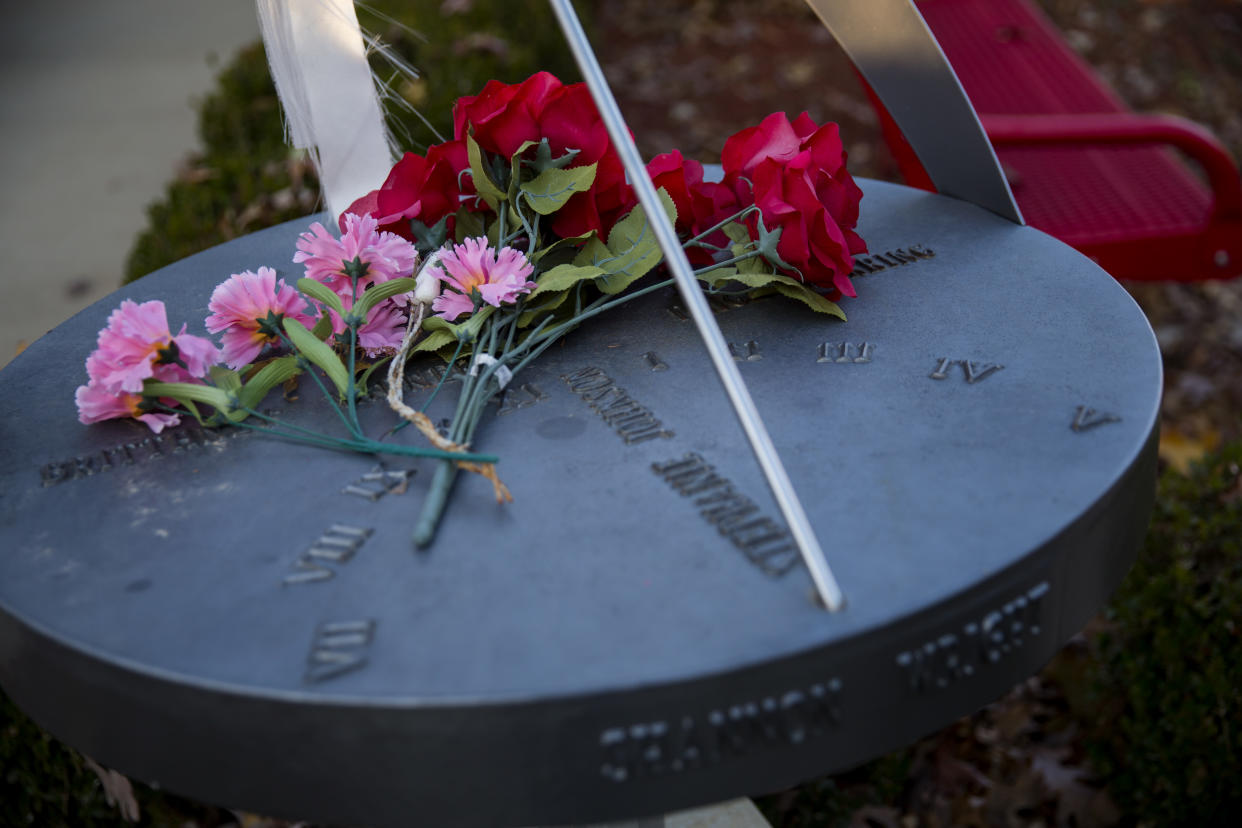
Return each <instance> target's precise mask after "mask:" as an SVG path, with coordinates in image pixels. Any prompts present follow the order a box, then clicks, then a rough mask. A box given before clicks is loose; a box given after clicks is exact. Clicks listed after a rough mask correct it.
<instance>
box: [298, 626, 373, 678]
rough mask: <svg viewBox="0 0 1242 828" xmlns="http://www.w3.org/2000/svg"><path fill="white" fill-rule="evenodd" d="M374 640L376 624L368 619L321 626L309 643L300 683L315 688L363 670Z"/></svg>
mask: <svg viewBox="0 0 1242 828" xmlns="http://www.w3.org/2000/svg"><path fill="white" fill-rule="evenodd" d="M374 637H375V621H373V620H371V619H370V618H365V619H361V620H358V621H326V622H324V623H322V624H320V625H319V626H318V627H316V628H315V637H314V638H313V639H312V640H311V649H310V654H309V655H307V657H306V673H305V674H304V675H303V678H302V680H303V681H304V682H305V683H307V684H315V683H318V682H321V681H327V680H328V679H332V678H336V677H338V676H342V675H344V674H345V673H349V672H352V671H354V670H358V669H361V668H362V667H365V666H366V663H367V651H368V649H369V648H370V646H371V641H372V639H373V638H374Z"/></svg>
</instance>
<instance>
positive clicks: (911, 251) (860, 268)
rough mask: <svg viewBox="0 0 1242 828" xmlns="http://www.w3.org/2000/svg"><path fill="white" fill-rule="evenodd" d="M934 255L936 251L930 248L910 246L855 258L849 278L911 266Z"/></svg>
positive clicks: (918, 245)
mask: <svg viewBox="0 0 1242 828" xmlns="http://www.w3.org/2000/svg"><path fill="white" fill-rule="evenodd" d="M935 255H936V251H934V250H932V249H931V248H930V247H925V246H923V245H921V244H912V245H908V246H906V247H898V248H896V249H894V250H886V251H884V252H883V253H872V254H871V255H869V256H855V257H854V269H853V270H852V271H850V278H854V277H856V276H866V275H868V274H871V273H878V272H880V271H881V270H888V269H889V268H890V267H900V266H902V265H907V264H912V263H914V262H917V261H919V260H920V259H930V258H932V257H934V256H935Z"/></svg>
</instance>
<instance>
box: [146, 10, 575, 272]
mask: <svg viewBox="0 0 1242 828" xmlns="http://www.w3.org/2000/svg"><path fill="white" fill-rule="evenodd" d="M448 5H449V4H446V3H444V2H443V0H402V2H398V0H372V2H370V3H369V4H368V6H369V8H370V10H364V9H362V8H361V7H360V8H359V19H360V22H361V23H362V25H363V28H364V29H366V30H367V31H368V32H372V33H375V34H377V35H379V37H380V39H381V40H382V41H383V42H384V43H386V44H387V45H388V46H389V47H390V48H391V49H392V50H393V51H394V52H395V53H396V54H397V55H398V56H399V57H400V58H401V59H402V60H404V61H406V62H407V63H408V64H409V65H411V66H413V67H414V68H415V69H417V70H418V71H419V72H420V73H421V77H420V78H419V79H418V80H416V81H413V82H410V81H401V80H399V79H398V80H396V81H394V82H393V83H392V84H391V86H392V89H391V91H392V94H393V95H396V96H397V97H398V98H399V99H400V100H402V101H404V102H405V103H406V104H408V105H409V106H410V107H414V108H415V109H416V110H417V111H418V112H420V113H422V114H423V115H425V116H426V117H427V118H428V119H429V120H430V121H431V122H432V124H433V125H434V127H435V129H436V130H437V131H438V132H439V134H440V135H442V136H449V135H451V134H452V116H451V112H452V105H453V102H454V101H455V100H457V98H459V97H461V96H462V95H470V94H474V93H476V92H478V91H479V90H480V89H481V88H482V87H483V84H485V83H486V82H487V81H488V80H490V79H492V78H496V79H498V80H502V81H505V82H509V83H514V82H517V81H520V80H522V79H524V78H526V77H527V76H529V75H531V74H533V73H534V72H536V71H539V70H540V69H546V70H548V71H550V72H552V73H554V74H556V75H557V76H559V77H560V78H562V79H563V80H566V81H572V80H576V79H577V78H578V74H577V71H576V69H575V67H574V65H573V58H572V56H571V55H570V53H569V50H568V48H567V47H566V46H565V42H564V39H563V38H562V36H561V33H560V28H559V27H558V26H557V24H556V21H555V19H554V18H553V17H552V13H551V11H550V10H548V9H547V8H546V7H544V6H543V5H542V4H537V5H531V4H526V3H515V2H505V0H475V2H467V3H458V4H456V5H457V7H460V8H462V9H463V10H462V11H460V12H447V13H446V12H443V11H442V9H443V8H445V7H447V6H448ZM580 13H584V10H581V11H580ZM584 22H585V23H589V16H587V15H586V14H585V13H584ZM372 63H373V68H374V69H375V70H376V72H377V74H378V75H379V76H380V77H381V78H384V79H386V80H387V79H389V78H390V77H392V75H393V71H392V69H391V68H390V67H389V66H388V65H387V64H385V63H384V62H382V61H381V60H380V59H375V60H373V61H372ZM387 108H388V111H389V121H390V127H391V128H392V130H393V132H394V134H395V135H397V136H399V139H400V141H401V143H402V145H403V146H406V147H408V148H410V149H415V150H421V149H424V148H425V147H426V146H427V144H429V143H433V142H435V141H436V140H437V139H436V137H435V134H434V133H433V132H432V131H431V130H430V129H428V128H427V126H426V125H425V124H424V123H423V122H422V121H421V120H420V118H419V117H418V116H417V115H416V114H414V113H413V112H410V111H407V110H406V109H405V108H403V107H402V106H399V105H390V106H388V107H387ZM199 134H200V137H201V139H202V148H201V151H200V153H199V154H197V155H195V156H194V157H193V158H192V159H191V160H190V161H189V163H187V165H186V166H185V168H184V169H183V170H182V171H181V172H180V173H179V174H178V176H177V178H176V180H175V181H173V182H172V183H171V184H169V185H168V189H167V191H166V193H165V196H164V198H163V199H161V200H160V201H158V202H156V203H155V204H152V205H151V206H150V207H149V208H148V209H147V215H148V226H147V229H146V230H144V231H143V232H142V233H141V234H140V235H139V237H138V239H137V240H136V242H135V244H134V247H133V249H132V250H131V251H130V255H129V260H128V262H127V264H126V268H125V270H126V273H125V281H127V282H128V281H132V280H134V279H137V278H139V277H140V276H144V275H146V274H147V273H150V272H151V271H152V270H155V269H157V268H160V267H163V266H164V265H167V264H171V263H172V262H175V261H177V260H179V259H183V258H185V257H186V256H189V255H191V254H193V253H197V252H198V251H200V250H204V249H206V248H208V247H211V246H212V245H216V244H220V243H221V242H225V241H228V240H229V239H231V238H235V237H237V236H239V235H242V234H244V233H250V232H254V231H256V230H260V229H262V228H264V227H270V226H272V225H274V224H279V223H280V222H283V221H289V220H292V219H295V218H299V217H301V216H305V215H309V214H310V213H313V212H315V210H316V209H318V208H319V205H320V197H319V187H318V181H317V180H316V178H315V173H314V169H313V168H312V167H311V165H310V164H309V163H307V161H306V159H305V157H304V154H302V153H300V152H295V151H293V150H291V149H290V148H289V147H288V146H287V145H286V144H285V140H284V127H283V124H282V120H281V111H280V103H279V100H278V98H277V96H276V89H275V86H274V85H273V83H272V79H271V76H270V74H269V72H268V67H267V58H266V56H265V55H264V53H263V48H262V46H261V45H258V44H256V45H254V46H252V47H250V48H247V49H245V50H243V51H242V52H241V53H240V54H239V55H238V56H237V58H236V59H235V60H234V61H233V62H232V63H231V64H229V66H228V67H226V68H225V69H224V71H223V72H222V73H221V74H220V78H219V81H218V84H217V88H216V89H215V90H214V91H213V92H212V93H211V94H210V95H209V96H208V97H207V98H206V100H204V102H203V104H202V106H201V109H200V117H199ZM376 183H377V185H378V183H379V182H376ZM227 275H228V274H223V275H222V276H221V278H224V276H227Z"/></svg>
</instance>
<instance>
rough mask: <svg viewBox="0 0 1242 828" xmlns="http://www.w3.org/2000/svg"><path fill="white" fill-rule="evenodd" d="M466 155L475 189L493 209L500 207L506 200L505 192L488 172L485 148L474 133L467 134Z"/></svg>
mask: <svg viewBox="0 0 1242 828" xmlns="http://www.w3.org/2000/svg"><path fill="white" fill-rule="evenodd" d="M466 156H467V157H468V158H469V159H470V175H471V177H473V178H474V191H475V192H476V193H478V194H479V196H480V197H481V198H482V199H483V201H484V202H486V204H487V206H488V207H491V208H492V210H499V209H500V202H502V201H504V200H505V192H504V190H502V189H500V187H498V186H497V185H496V182H494V181H492V179H491V178H490V177H489V176H488V174H487V165H486V164H485V163H484V161H483V150H482V149H480V148H479V145H478V144H476V143H475V141H474V136H473V135H469V134H467V135H466Z"/></svg>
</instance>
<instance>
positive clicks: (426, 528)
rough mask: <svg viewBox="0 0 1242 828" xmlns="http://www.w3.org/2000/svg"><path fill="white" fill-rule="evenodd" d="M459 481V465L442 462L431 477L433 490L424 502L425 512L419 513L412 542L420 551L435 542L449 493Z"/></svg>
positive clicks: (428, 492)
mask: <svg viewBox="0 0 1242 828" xmlns="http://www.w3.org/2000/svg"><path fill="white" fill-rule="evenodd" d="M456 479H457V464H456V463H449V462H442V463H440V464H438V465H437V466H436V470H435V472H434V473H433V474H432V477H431V488H430V489H429V490H428V491H427V498H426V499H425V500H424V501H423V510H422V512H420V513H419V516H418V522H417V523H415V524H414V535H413V538H412V540H413V541H414V545H415V546H416V547H418V548H419V549H425V548H427V547H428V546H430V545H431V542H432V541H433V540H435V537H436V529H437V528H439V526H440V516H441V515H443V514H444V507H445V506H446V505H448V496H449V492H450V491H452V488H453V482H454V481H455V480H456Z"/></svg>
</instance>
